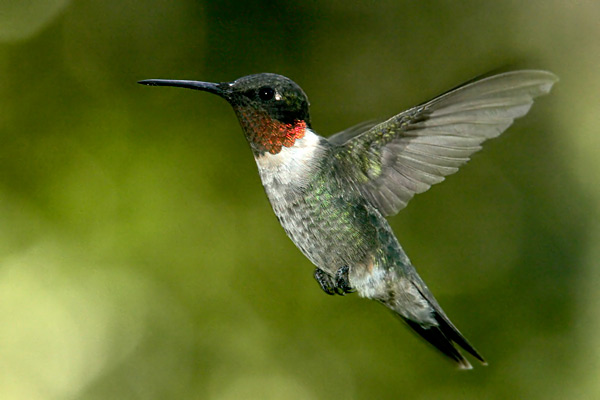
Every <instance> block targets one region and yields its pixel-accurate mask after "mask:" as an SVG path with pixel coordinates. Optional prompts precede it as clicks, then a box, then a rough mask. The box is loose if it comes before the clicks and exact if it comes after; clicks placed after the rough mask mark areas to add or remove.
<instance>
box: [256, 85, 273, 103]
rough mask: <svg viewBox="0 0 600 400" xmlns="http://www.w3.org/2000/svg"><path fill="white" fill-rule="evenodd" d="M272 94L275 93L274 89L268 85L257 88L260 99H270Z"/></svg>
mask: <svg viewBox="0 0 600 400" xmlns="http://www.w3.org/2000/svg"><path fill="white" fill-rule="evenodd" d="M274 95H275V90H273V88H270V87H268V86H265V87H261V88H260V89H258V97H259V98H260V99H261V100H262V101H267V100H271V99H272V98H273V96H274Z"/></svg>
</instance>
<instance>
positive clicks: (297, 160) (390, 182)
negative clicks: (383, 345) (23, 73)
mask: <svg viewBox="0 0 600 400" xmlns="http://www.w3.org/2000/svg"><path fill="white" fill-rule="evenodd" d="M557 80H558V79H557V77H556V76H555V75H554V74H552V73H550V72H546V71H535V70H529V71H527V70H526V71H514V72H508V73H503V74H499V75H495V76H491V77H488V78H485V79H481V80H479V81H475V82H472V83H468V84H465V85H463V86H460V87H458V88H456V89H453V90H451V91H449V92H446V93H444V94H442V95H441V96H438V97H436V98H434V99H433V100H431V101H428V102H426V103H423V104H421V105H419V106H416V107H413V108H411V109H409V110H407V111H404V112H402V113H400V114H398V115H396V116H394V117H392V118H390V119H388V120H387V121H385V122H382V123H380V124H377V125H374V124H371V125H370V126H368V125H365V124H361V125H358V126H357V127H354V128H350V129H347V130H345V131H342V132H340V133H337V134H335V135H333V136H331V137H329V138H324V137H322V136H319V135H317V134H316V133H315V132H314V131H313V130H312V127H311V123H310V116H309V112H308V106H309V103H308V98H307V97H306V94H305V93H304V91H303V90H302V89H301V88H300V86H298V85H297V84H296V83H294V82H293V81H292V80H290V79H288V78H286V77H285V76H281V75H276V74H270V73H263V74H256V75H249V76H245V77H242V78H239V79H237V80H235V81H233V82H225V83H209V82H198V81H181V80H163V79H150V80H144V81H140V82H139V83H141V84H144V85H151V86H176V87H183V88H189V89H196V90H201V91H205V92H209V93H214V94H216V95H218V96H220V97H222V98H224V99H225V100H227V101H228V102H229V104H230V105H231V106H232V107H233V110H234V111H235V113H236V115H237V117H238V119H239V122H240V124H241V126H242V130H243V131H244V134H245V136H246V139H247V140H248V143H249V144H250V148H251V149H252V153H253V154H254V158H255V160H256V163H257V165H258V172H259V174H260V177H261V180H262V183H263V185H264V188H265V191H266V193H267V197H268V198H269V201H270V202H271V205H272V207H273V211H275V215H276V216H277V218H278V219H279V222H280V223H281V225H282V226H283V228H284V229H285V232H286V233H287V234H288V236H289V237H290V238H291V239H292V241H293V242H294V243H295V244H296V246H298V248H299V249H300V250H301V251H302V253H304V255H305V256H306V257H308V259H309V260H310V261H312V262H313V264H315V265H316V267H317V268H316V270H315V273H314V276H315V278H316V280H317V282H318V283H319V285H320V286H321V288H322V289H323V290H324V291H325V292H326V293H327V294H335V293H337V294H345V293H349V292H353V291H356V292H358V294H359V295H360V296H361V297H366V298H369V299H373V300H376V301H378V302H380V303H382V304H384V305H385V306H386V307H388V308H390V309H391V310H392V311H393V312H395V313H396V314H397V315H398V316H400V317H401V318H402V319H403V320H404V321H406V323H407V324H408V325H409V326H410V327H411V328H412V329H414V330H415V331H416V332H417V333H418V334H419V335H421V336H422V337H423V338H425V339H426V340H427V341H429V342H430V343H431V344H432V345H434V346H435V347H437V348H438V349H439V350H440V351H441V352H442V353H444V354H445V355H447V356H448V357H450V358H451V359H452V360H454V361H455V362H457V363H458V365H459V367H460V368H463V369H469V368H471V364H470V363H469V362H468V361H467V360H466V359H465V358H464V357H463V355H462V354H461V353H460V352H459V350H458V349H457V348H456V347H455V345H458V346H460V347H462V348H463V349H464V350H465V351H467V352H468V353H470V354H471V355H472V356H473V357H475V358H476V359H478V360H479V361H481V362H482V363H483V364H485V361H484V359H483V357H482V356H481V355H480V354H479V353H478V352H477V350H475V349H474V348H473V347H472V346H471V345H470V344H469V343H468V342H467V340H466V339H465V338H464V337H463V335H462V334H461V333H460V332H459V331H458V329H456V327H455V326H454V325H453V324H452V322H450V319H449V318H448V317H447V316H446V314H445V313H444V311H443V310H442V308H441V307H440V305H439V304H438V302H437V301H436V299H435V298H434V297H433V294H432V293H431V292H430V291H429V289H428V288H427V285H426V284H425V282H423V280H422V279H421V277H419V275H418V274H417V271H416V270H415V268H414V267H413V265H412V264H411V262H410V260H409V259H408V257H407V256H406V254H405V253H404V250H403V249H402V247H401V246H400V244H399V243H398V240H397V239H396V236H394V233H393V232H392V229H391V228H390V225H389V224H388V222H387V220H386V218H385V217H387V216H390V215H394V214H396V213H397V212H398V211H400V210H401V209H402V208H404V207H405V206H406V204H407V203H408V202H409V200H410V199H411V198H412V197H413V196H414V195H415V194H416V193H422V192H424V191H426V190H428V189H429V187H430V186H431V185H433V184H435V183H438V182H441V181H443V180H444V177H445V176H446V175H450V174H452V173H454V172H456V171H457V170H458V167H459V166H460V165H462V164H464V163H465V162H467V161H468V160H469V156H470V155H471V154H473V153H474V152H476V151H478V150H479V149H480V148H481V147H480V146H481V144H482V142H484V141H485V140H486V139H490V138H494V137H496V136H498V135H500V133H502V132H503V131H504V130H505V129H507V128H508V127H509V126H510V125H511V124H512V122H513V120H514V119H515V118H518V117H521V116H523V115H525V114H526V113H527V112H528V111H529V108H530V107H531V105H532V103H533V99H534V98H535V97H537V96H540V95H543V94H546V93H548V92H549V91H550V88H551V87H552V85H553V84H554V83H555V82H556V81H557Z"/></svg>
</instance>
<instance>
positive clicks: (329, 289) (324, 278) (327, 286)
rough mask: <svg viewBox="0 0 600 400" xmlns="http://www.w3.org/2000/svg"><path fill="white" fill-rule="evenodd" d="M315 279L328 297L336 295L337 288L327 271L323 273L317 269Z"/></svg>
mask: <svg viewBox="0 0 600 400" xmlns="http://www.w3.org/2000/svg"><path fill="white" fill-rule="evenodd" d="M314 277H315V279H316V281H317V283H318V284H319V286H321V289H322V290H323V291H324V292H325V293H327V294H328V295H331V296H332V295H334V294H335V293H336V291H337V290H336V289H337V288H336V287H335V285H334V283H333V278H332V277H331V275H329V274H328V273H326V272H325V271H323V270H322V269H320V268H315V273H314Z"/></svg>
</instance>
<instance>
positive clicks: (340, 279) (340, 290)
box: [335, 265, 354, 296]
mask: <svg viewBox="0 0 600 400" xmlns="http://www.w3.org/2000/svg"><path fill="white" fill-rule="evenodd" d="M348 272H350V267H348V266H347V265H344V266H343V267H340V268H339V269H338V270H337V271H336V273H335V292H336V293H337V294H339V295H341V296H343V295H345V294H346V293H353V292H354V289H353V288H352V286H350V279H349V278H348Z"/></svg>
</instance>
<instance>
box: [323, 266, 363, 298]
mask: <svg viewBox="0 0 600 400" xmlns="http://www.w3.org/2000/svg"><path fill="white" fill-rule="evenodd" d="M349 271H350V268H349V267H348V266H346V265H344V266H343V267H341V268H339V269H338V270H337V271H336V273H335V275H334V276H331V275H329V274H328V273H327V272H325V271H323V270H322V269H321V268H316V269H315V274H314V276H315V279H316V280H317V282H318V283H319V286H321V289H323V291H324V292H325V293H327V294H329V295H334V294H339V295H340V296H343V295H345V294H346V293H353V292H354V289H353V288H352V287H351V286H350V280H349V279H348V272H349Z"/></svg>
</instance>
